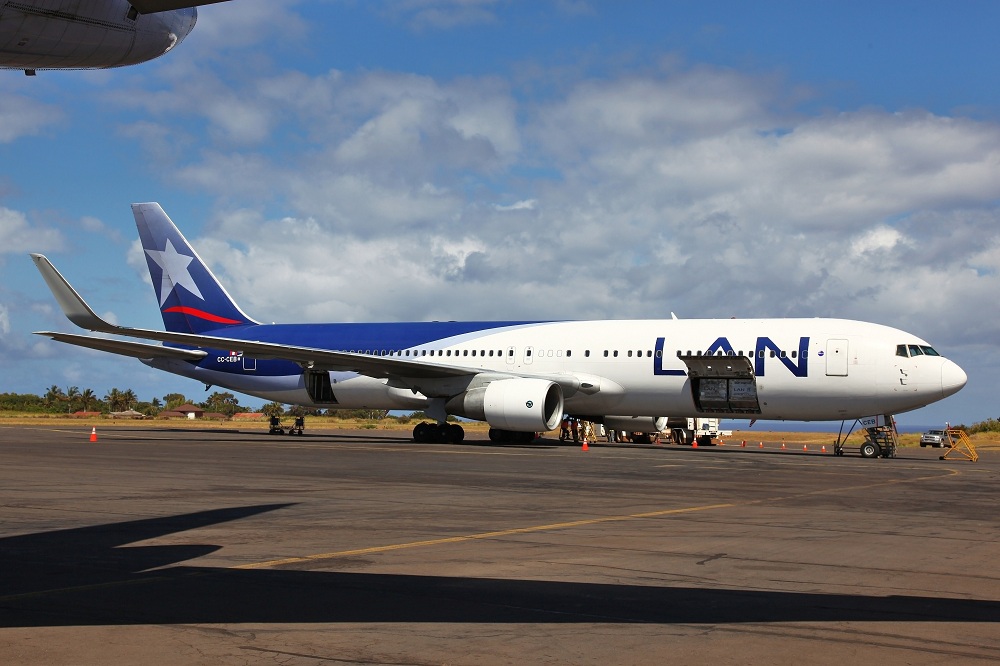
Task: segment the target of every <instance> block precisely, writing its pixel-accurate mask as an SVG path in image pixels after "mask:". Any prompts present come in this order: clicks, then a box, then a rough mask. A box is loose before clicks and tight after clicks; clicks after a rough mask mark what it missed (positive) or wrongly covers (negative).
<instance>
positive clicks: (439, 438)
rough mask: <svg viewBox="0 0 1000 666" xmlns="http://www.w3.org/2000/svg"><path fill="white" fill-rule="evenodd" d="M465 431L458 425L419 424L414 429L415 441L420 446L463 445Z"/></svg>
mask: <svg viewBox="0 0 1000 666" xmlns="http://www.w3.org/2000/svg"><path fill="white" fill-rule="evenodd" d="M464 440H465V429H464V428H462V426H460V425H458V424H457V423H426V422H424V423H418V424H417V425H416V427H415V428H413V441H414V442H417V443H418V444H461V443H462V442H463V441H464Z"/></svg>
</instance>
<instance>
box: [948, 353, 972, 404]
mask: <svg viewBox="0 0 1000 666" xmlns="http://www.w3.org/2000/svg"><path fill="white" fill-rule="evenodd" d="M968 380H969V377H968V375H966V374H965V370H962V368H960V367H958V364H957V363H954V362H952V361H945V362H944V365H942V366H941V392H942V393H943V394H944V397H948V396H949V395H952V394H954V393H958V392H959V391H960V390H961V389H962V387H963V386H965V382H967V381H968Z"/></svg>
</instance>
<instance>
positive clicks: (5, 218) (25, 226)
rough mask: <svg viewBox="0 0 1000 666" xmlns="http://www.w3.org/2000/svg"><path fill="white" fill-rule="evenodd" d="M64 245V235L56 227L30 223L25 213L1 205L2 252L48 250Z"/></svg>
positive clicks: (0, 242) (0, 236) (0, 240)
mask: <svg viewBox="0 0 1000 666" xmlns="http://www.w3.org/2000/svg"><path fill="white" fill-rule="evenodd" d="M62 247H63V236H62V234H60V233H59V232H58V231H56V230H55V229H45V228H40V227H38V226H37V225H36V226H32V225H31V224H29V223H28V218H27V216H25V214H24V213H22V212H20V211H16V210H11V209H10V208H4V207H3V206H0V253H3V254H20V253H23V252H47V251H51V250H58V249H61V248H62Z"/></svg>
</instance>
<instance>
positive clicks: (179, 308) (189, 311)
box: [164, 305, 246, 324]
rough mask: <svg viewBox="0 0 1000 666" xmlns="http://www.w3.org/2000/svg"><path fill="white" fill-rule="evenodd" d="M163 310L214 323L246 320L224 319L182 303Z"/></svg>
mask: <svg viewBox="0 0 1000 666" xmlns="http://www.w3.org/2000/svg"><path fill="white" fill-rule="evenodd" d="M164 312H180V313H181V314H183V315H190V316H192V317H197V318H198V319H204V320H206V321H211V322H215V323H216V324H245V323H246V322H243V321H237V320H235V319H226V318H225V317H220V316H218V315H214V314H211V313H209V312H205V311H203V310H197V309H195V308H189V307H185V306H183V305H175V306H174V307H172V308H167V309H166V310H164Z"/></svg>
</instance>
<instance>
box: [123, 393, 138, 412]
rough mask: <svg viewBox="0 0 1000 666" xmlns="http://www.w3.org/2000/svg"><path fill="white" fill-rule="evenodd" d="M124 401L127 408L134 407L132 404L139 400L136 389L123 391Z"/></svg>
mask: <svg viewBox="0 0 1000 666" xmlns="http://www.w3.org/2000/svg"><path fill="white" fill-rule="evenodd" d="M122 402H124V403H125V409H132V406H133V405H135V403H137V402H139V397H138V396H137V395H136V394H135V391H133V390H132V389H128V390H127V391H125V392H124V393H122Z"/></svg>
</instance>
